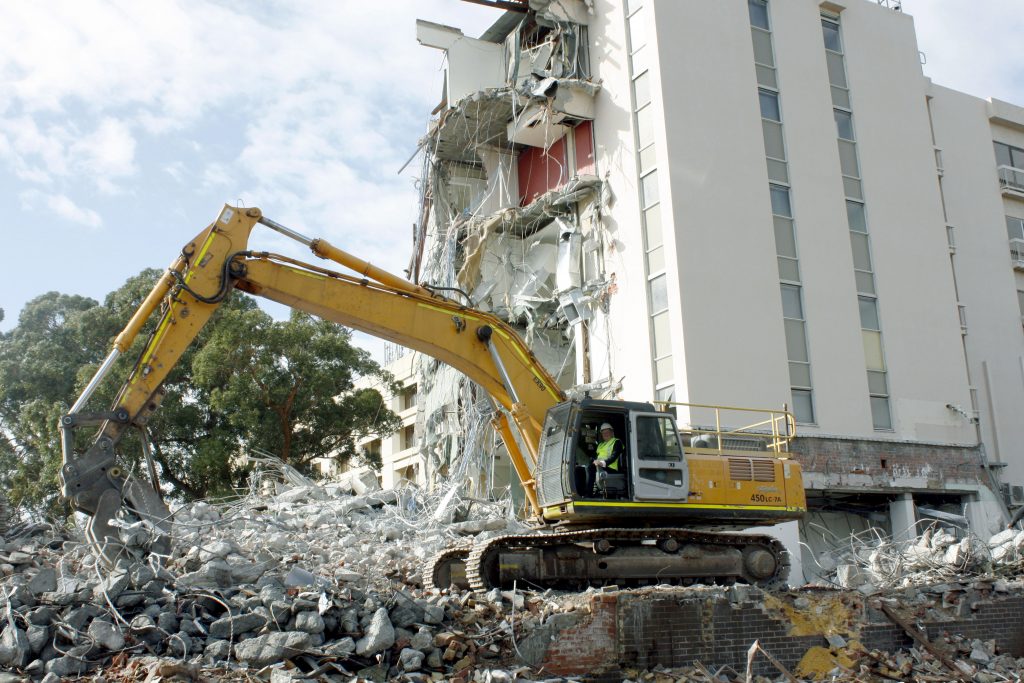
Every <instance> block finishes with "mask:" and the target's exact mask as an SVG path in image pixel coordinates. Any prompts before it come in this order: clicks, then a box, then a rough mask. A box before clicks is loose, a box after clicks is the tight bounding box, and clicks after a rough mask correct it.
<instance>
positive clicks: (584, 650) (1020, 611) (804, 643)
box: [541, 587, 1024, 676]
mask: <svg viewBox="0 0 1024 683" xmlns="http://www.w3.org/2000/svg"><path fill="white" fill-rule="evenodd" d="M953 588H956V587H953ZM698 590H699V589H698ZM954 594H959V593H958V591H954ZM787 599H789V600H791V599H792V596H790V598H787ZM960 599H961V600H962V601H963V603H964V604H963V609H961V610H959V612H960V614H959V615H958V616H957V618H956V619H955V620H952V621H927V620H925V619H923V618H919V619H918V620H917V621H918V623H920V624H922V625H923V626H924V628H925V630H926V632H927V634H928V637H929V638H931V639H933V640H935V639H939V638H940V637H941V636H942V635H943V634H946V633H948V634H960V635H964V636H966V637H969V638H979V639H981V640H990V639H995V641H996V645H997V647H998V649H999V651H1000V652H1004V653H1008V654H1012V655H1014V656H1017V657H1020V656H1024V597H1021V596H1015V595H1010V594H1005V593H1004V594H996V593H993V592H991V591H990V590H980V591H979V590H973V589H972V590H969V591H967V592H966V593H965V594H964V595H963V597H961V598H960ZM844 601H845V602H847V603H848V604H849V605H850V610H851V614H852V615H853V617H852V618H853V623H851V624H850V625H849V628H850V633H846V634H841V635H844V637H847V638H848V639H849V638H852V637H856V638H857V639H858V640H859V641H860V642H861V643H863V645H864V646H865V647H867V648H868V649H879V650H883V651H889V652H895V651H896V650H898V649H901V648H909V647H911V646H913V645H914V643H913V641H911V639H910V637H909V636H907V635H906V633H904V632H903V630H902V629H900V628H899V627H897V626H895V625H893V624H892V623H891V622H889V620H888V619H887V618H886V617H885V616H884V615H882V614H881V613H880V612H878V611H876V610H875V609H872V608H871V607H870V606H869V605H867V604H865V599H864V598H863V596H861V595H859V594H857V593H849V594H847V595H846V597H844ZM590 609H591V614H590V615H589V616H588V617H586V618H584V619H583V620H581V621H579V622H578V623H576V624H575V625H573V626H571V627H569V628H567V629H565V630H563V631H561V632H560V633H556V634H553V637H552V639H551V642H550V645H548V648H547V652H546V654H545V656H544V658H543V661H542V667H543V668H542V669H541V670H542V671H543V672H544V673H548V674H551V675H559V676H572V675H583V674H602V673H609V672H613V671H616V670H618V669H620V668H626V667H637V668H644V669H649V668H653V667H656V666H667V667H680V666H690V665H692V664H693V662H695V661H700V662H702V663H703V664H704V665H705V666H707V667H708V668H709V669H711V670H712V671H714V670H715V669H717V668H718V667H720V666H725V665H728V666H731V667H732V668H734V669H736V670H737V671H744V670H745V669H746V657H747V650H748V649H749V648H750V644H751V643H752V642H753V641H754V640H755V639H756V640H759V641H760V642H761V645H762V647H764V648H765V649H766V650H767V651H768V652H770V653H771V654H772V656H774V657H775V658H777V659H778V660H779V661H781V662H782V663H783V664H784V665H785V666H787V667H789V668H790V669H793V668H795V667H796V665H797V663H798V662H799V661H800V659H801V658H802V657H803V656H804V654H805V653H806V652H807V650H808V649H809V648H811V647H813V646H816V645H820V646H823V647H827V645H828V644H827V641H826V640H825V638H824V635H825V634H821V635H791V634H790V632H791V631H792V629H793V624H792V623H791V622H790V621H788V620H786V618H785V617H783V615H782V614H780V613H777V612H771V611H769V610H767V609H765V607H764V605H763V603H762V602H761V596H760V592H759V591H757V590H751V591H750V593H749V597H747V596H745V595H741V597H739V598H736V599H735V600H732V601H731V600H730V599H729V592H728V591H725V590H723V591H717V592H714V593H711V594H709V593H706V592H705V593H703V594H702V593H700V592H696V591H687V590H685V589H656V590H650V591H633V592H620V593H606V594H599V595H595V596H593V597H592V598H591V601H590ZM755 672H756V673H759V674H766V675H775V674H777V671H775V669H774V668H773V667H772V666H771V664H770V663H768V662H767V660H765V658H764V657H761V656H760V655H759V656H758V659H757V660H756V663H755Z"/></svg>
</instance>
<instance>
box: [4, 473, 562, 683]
mask: <svg viewBox="0 0 1024 683" xmlns="http://www.w3.org/2000/svg"><path fill="white" fill-rule="evenodd" d="M439 502H440V503H444V504H445V505H446V506H447V508H448V509H447V510H443V509H441V508H440V507H438V503H439ZM467 505H468V506H470V507H471V516H470V518H469V519H464V520H461V521H449V520H451V519H452V518H453V517H455V518H456V519H458V518H459V517H460V515H459V510H460V508H461V509H463V512H464V511H465V508H466V507H467ZM432 506H433V507H432ZM174 525H175V529H174V544H173V548H172V550H171V553H170V555H169V556H165V557H158V556H154V555H149V556H145V557H142V556H141V555H140V556H135V555H134V554H133V553H131V552H125V553H123V555H124V557H123V558H121V559H120V560H119V561H118V563H117V565H116V567H114V568H108V567H105V566H104V565H102V564H100V563H98V562H97V561H96V560H95V557H94V555H93V554H92V552H91V551H90V548H89V547H88V546H87V545H86V544H83V543H82V542H81V541H80V538H78V537H77V535H76V534H74V533H68V532H62V531H58V530H55V529H52V528H50V527H34V528H31V529H29V530H27V531H25V532H23V533H19V534H8V535H7V537H6V538H5V539H0V550H2V552H0V574H2V575H3V579H2V590H3V595H4V600H3V604H2V605H0V615H2V616H0V619H2V623H3V624H4V628H3V631H2V633H0V668H2V669H3V670H15V671H18V672H22V673H23V674H26V675H29V676H32V677H33V678H35V679H39V678H43V679H44V680H46V681H47V683H51V682H53V681H56V680H58V679H59V678H63V677H69V676H77V675H84V674H86V673H87V672H90V671H93V670H95V669H98V668H100V667H109V666H111V665H112V664H114V665H116V664H118V663H120V664H122V665H123V664H125V663H126V662H127V661H129V658H135V659H137V658H138V656H156V657H164V658H173V660H175V661H179V662H185V663H189V664H190V665H194V666H204V667H220V668H224V669H225V670H228V669H231V670H238V669H241V670H248V671H254V670H257V671H258V670H261V669H264V668H265V667H271V669H273V670H274V671H276V672H277V673H275V674H274V675H275V676H277V677H278V678H279V677H280V676H281V675H285V673H286V672H285V668H286V665H285V664H284V662H285V661H288V662H289V664H288V665H287V667H289V670H290V671H291V673H287V675H288V676H289V677H295V678H303V677H311V678H316V677H317V676H323V675H333V676H337V677H339V678H338V680H350V679H351V677H352V676H356V675H358V676H360V677H363V678H366V679H368V680H386V679H391V678H396V677H398V678H401V679H402V680H410V681H426V680H432V679H433V680H441V679H444V680H450V679H452V678H453V677H458V676H459V675H460V673H461V675H462V677H463V678H464V679H468V678H471V676H472V674H471V673H470V672H471V671H472V670H475V669H478V668H479V665H481V664H483V665H484V668H485V669H486V668H489V667H488V666H487V663H488V662H491V663H493V667H490V668H496V667H498V666H499V665H500V664H501V662H500V661H499V655H503V654H505V653H507V652H510V651H511V650H512V648H511V647H510V645H509V644H508V643H507V642H506V641H507V640H508V639H509V638H510V637H511V635H512V622H511V621H510V616H511V613H512V611H513V610H515V609H518V610H519V611H520V613H523V612H526V613H527V615H536V616H531V618H538V617H540V618H543V617H544V616H545V615H547V614H550V613H552V612H557V611H559V610H561V609H562V607H560V606H559V605H558V604H557V603H555V602H551V601H547V600H545V599H542V598H536V597H533V598H530V600H529V605H528V604H527V599H526V598H524V596H523V595H522V594H513V593H511V592H506V593H502V592H500V591H498V592H494V594H490V595H487V596H474V595H473V594H472V593H469V592H465V593H459V592H455V593H453V594H450V595H447V594H446V595H438V594H436V593H427V592H424V591H423V590H421V589H420V588H419V587H418V586H419V584H420V582H421V580H422V577H421V576H420V572H421V570H422V565H423V563H424V561H425V560H426V559H427V558H428V557H429V556H430V555H431V554H432V553H434V552H436V551H438V550H440V549H441V548H443V547H444V546H445V544H446V543H447V542H449V541H450V540H452V539H453V538H457V537H459V536H460V535H467V534H468V535H472V534H477V533H484V534H494V533H498V532H499V531H504V530H506V529H508V528H510V526H511V528H518V526H517V523H516V522H513V521H510V520H509V519H508V511H507V509H506V507H505V506H497V505H495V504H487V503H479V502H475V501H471V502H469V503H468V504H467V503H466V502H465V501H459V500H458V499H457V498H453V496H451V495H449V496H446V497H444V498H443V499H441V497H438V496H433V497H430V496H426V495H424V494H422V493H420V492H418V491H417V490H415V489H406V490H403V491H376V492H372V493H366V494H364V495H351V494H348V493H344V492H343V491H342V490H340V489H339V488H338V487H320V486H297V487H292V488H289V489H287V490H285V491H283V492H282V493H280V494H278V495H276V496H273V497H265V496H255V495H254V496H250V497H248V498H246V499H244V500H242V501H240V502H236V503H234V504H231V505H211V504H208V503H195V504H192V505H189V506H186V507H183V508H181V509H179V510H177V511H176V513H175V521H174ZM121 526H122V528H121V537H122V539H123V540H124V541H125V542H126V545H127V546H128V547H130V548H133V547H134V548H138V547H140V546H144V545H145V544H146V541H147V539H146V538H145V535H146V527H145V525H143V524H142V523H139V522H135V523H133V524H122V525H121ZM513 606H514V607H513ZM566 609H574V607H573V606H571V605H570V606H569V607H567V608H566ZM517 616H520V617H521V614H520V615H517ZM522 623H523V622H522V619H521V618H520V623H519V624H517V627H520V626H522ZM119 657H120V659H119ZM295 666H297V667H298V668H296V669H294V670H291V667H295ZM462 672H465V673H462ZM265 673H266V672H265ZM0 675H2V674H0ZM268 675H269V674H268ZM495 675H497V676H498V678H495V679H494V680H499V679H500V674H495ZM508 676H510V677H511V676H512V674H511V673H509V674H508ZM492 678H493V676H492ZM4 680H6V679H4ZM12 680H20V679H19V678H17V677H16V678H14V679H12Z"/></svg>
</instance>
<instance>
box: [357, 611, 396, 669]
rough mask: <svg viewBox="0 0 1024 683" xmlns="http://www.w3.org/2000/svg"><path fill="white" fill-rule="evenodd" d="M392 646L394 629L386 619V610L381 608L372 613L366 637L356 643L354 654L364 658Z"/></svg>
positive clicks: (389, 620)
mask: <svg viewBox="0 0 1024 683" xmlns="http://www.w3.org/2000/svg"><path fill="white" fill-rule="evenodd" d="M394 644H395V627H394V626H392V625H391V619H389V618H388V610H387V608H385V607H381V608H379V609H378V610H377V611H376V612H374V614H373V619H371V620H370V625H369V626H368V627H367V629H366V635H365V636H363V637H362V638H360V639H359V641H358V642H357V643H356V653H357V654H359V655H360V656H363V657H365V656H367V655H372V654H376V653H378V652H381V651H382V650H386V649H388V648H389V647H391V646H392V645H394Z"/></svg>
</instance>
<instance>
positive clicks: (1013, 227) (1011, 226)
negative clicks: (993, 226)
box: [1006, 216, 1024, 240]
mask: <svg viewBox="0 0 1024 683" xmlns="http://www.w3.org/2000/svg"><path fill="white" fill-rule="evenodd" d="M1006 234H1007V236H1008V237H1009V238H1010V239H1011V240H1024V218H1017V217H1016V216H1007V217H1006Z"/></svg>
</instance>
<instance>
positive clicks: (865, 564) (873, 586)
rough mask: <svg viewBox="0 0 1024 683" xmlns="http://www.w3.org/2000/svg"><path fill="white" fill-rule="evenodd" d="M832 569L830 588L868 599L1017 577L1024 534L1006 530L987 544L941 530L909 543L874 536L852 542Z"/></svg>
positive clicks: (927, 532) (874, 533)
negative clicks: (981, 579) (900, 591)
mask: <svg viewBox="0 0 1024 683" xmlns="http://www.w3.org/2000/svg"><path fill="white" fill-rule="evenodd" d="M830 564H832V565H833V566H832V569H831V570H830V571H827V572H825V575H826V578H827V579H828V580H829V581H830V582H831V583H833V584H835V585H838V586H841V587H843V588H853V589H856V590H859V591H861V592H863V593H865V594H870V593H873V592H876V591H878V590H883V589H891V588H900V587H903V586H916V585H925V584H929V583H941V582H943V581H950V580H962V579H963V578H965V577H972V576H983V575H986V574H993V573H994V574H1000V575H1008V576H1012V575H1017V574H1020V573H1021V571H1022V570H1024V531H1020V530H1017V529H1007V530H1005V531H1002V532H1000V533H998V534H995V535H994V536H992V537H991V539H989V541H988V542H987V543H986V542H984V541H982V540H981V539H980V538H978V537H977V536H975V535H973V534H966V535H964V536H963V537H958V536H957V535H955V534H954V533H952V532H951V531H949V530H947V529H946V528H943V527H942V526H939V525H935V526H932V527H929V528H928V529H926V530H925V532H924V533H923V534H921V536H919V537H918V538H915V539H913V540H909V541H894V540H893V539H892V538H890V537H888V536H885V535H883V534H881V533H880V532H878V531H877V530H871V531H870V532H868V534H867V535H865V534H860V535H856V536H853V537H851V542H850V544H849V547H848V548H846V549H845V551H844V552H842V553H840V557H839V559H838V560H837V561H836V560H832V561H831V562H830Z"/></svg>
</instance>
